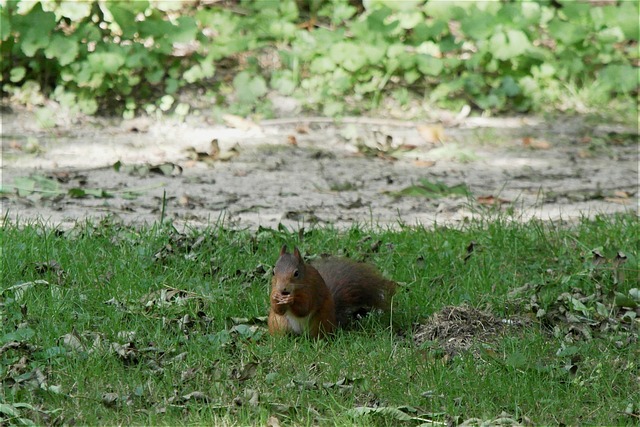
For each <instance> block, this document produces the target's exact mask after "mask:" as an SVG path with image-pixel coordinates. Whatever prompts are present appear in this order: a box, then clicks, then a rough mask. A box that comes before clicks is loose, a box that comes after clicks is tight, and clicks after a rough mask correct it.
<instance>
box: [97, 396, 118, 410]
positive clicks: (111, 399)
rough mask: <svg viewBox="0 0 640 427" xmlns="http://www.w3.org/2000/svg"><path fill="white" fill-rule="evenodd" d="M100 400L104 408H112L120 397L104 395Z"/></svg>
mask: <svg viewBox="0 0 640 427" xmlns="http://www.w3.org/2000/svg"><path fill="white" fill-rule="evenodd" d="M101 399H102V404H103V405H104V406H106V407H108V408H113V407H115V406H116V405H117V404H118V400H119V399H120V396H118V393H104V394H103V395H102V397H101Z"/></svg>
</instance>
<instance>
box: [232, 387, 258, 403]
mask: <svg viewBox="0 0 640 427" xmlns="http://www.w3.org/2000/svg"><path fill="white" fill-rule="evenodd" d="M233 403H234V404H235V405H236V406H244V405H245V404H248V405H249V406H253V407H256V406H258V405H259V404H260V394H259V393H258V391H257V390H253V389H246V390H245V391H244V393H242V397H240V396H238V397H236V398H235V399H233Z"/></svg>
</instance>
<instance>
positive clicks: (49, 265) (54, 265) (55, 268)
mask: <svg viewBox="0 0 640 427" xmlns="http://www.w3.org/2000/svg"><path fill="white" fill-rule="evenodd" d="M35 270H36V273H38V274H40V275H42V274H45V273H48V272H53V273H55V274H56V275H58V276H61V275H63V274H64V270H63V269H62V267H61V266H60V264H59V263H58V261H56V260H51V261H45V262H36V264H35Z"/></svg>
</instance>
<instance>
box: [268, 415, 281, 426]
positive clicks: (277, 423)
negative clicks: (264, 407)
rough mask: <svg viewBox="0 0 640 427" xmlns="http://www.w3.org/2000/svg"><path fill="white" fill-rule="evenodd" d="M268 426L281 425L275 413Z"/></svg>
mask: <svg viewBox="0 0 640 427" xmlns="http://www.w3.org/2000/svg"><path fill="white" fill-rule="evenodd" d="M267 427H280V420H278V418H277V417H275V416H274V415H271V416H270V417H269V419H268V420H267Z"/></svg>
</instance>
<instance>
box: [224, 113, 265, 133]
mask: <svg viewBox="0 0 640 427" xmlns="http://www.w3.org/2000/svg"><path fill="white" fill-rule="evenodd" d="M222 120H224V122H225V123H226V124H227V126H230V127H232V128H236V129H240V130H251V129H260V126H258V125H257V124H255V123H254V122H252V121H251V120H249V119H245V118H243V117H240V116H236V115H235V114H225V115H223V116H222Z"/></svg>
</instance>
